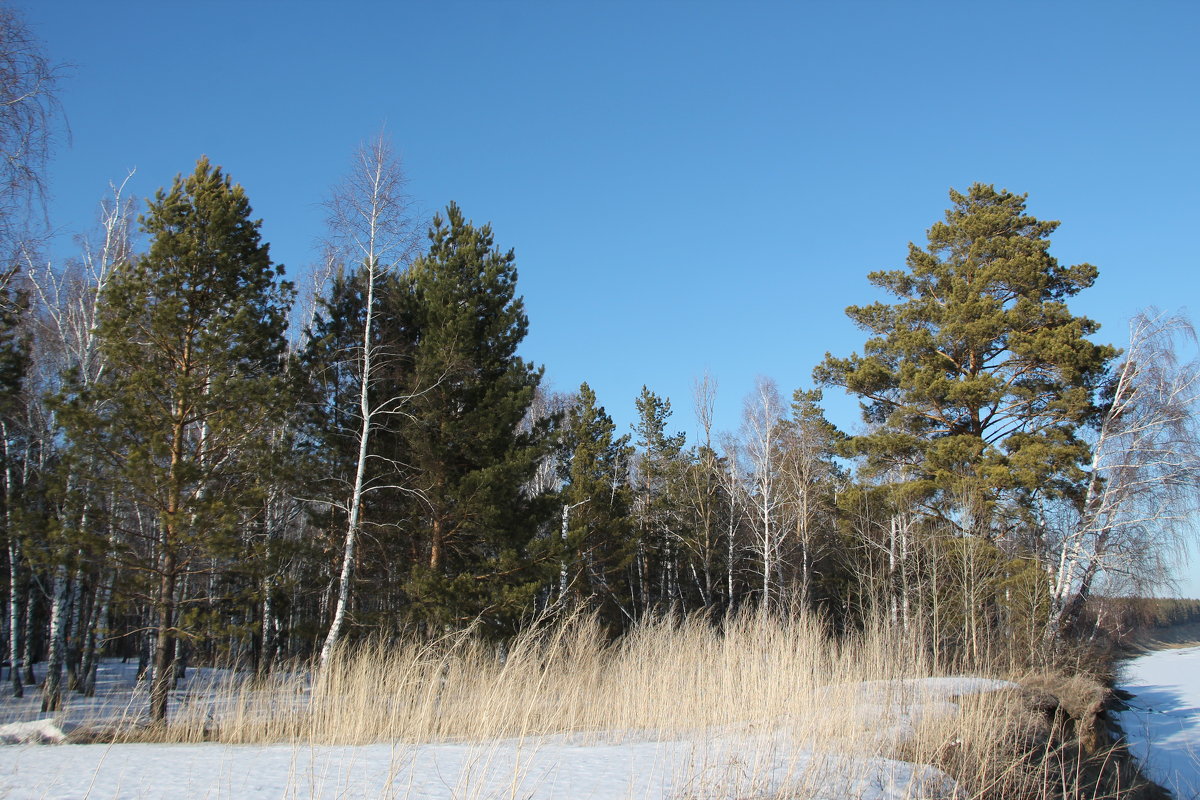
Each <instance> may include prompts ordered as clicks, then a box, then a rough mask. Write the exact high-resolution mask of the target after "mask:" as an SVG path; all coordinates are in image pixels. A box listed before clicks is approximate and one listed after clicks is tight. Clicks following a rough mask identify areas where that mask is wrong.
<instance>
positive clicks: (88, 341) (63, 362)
mask: <svg viewBox="0 0 1200 800" xmlns="http://www.w3.org/2000/svg"><path fill="white" fill-rule="evenodd" d="M130 177H132V173H130V175H128V176H126V178H125V180H124V181H122V182H121V183H120V184H119V185H117V184H112V185H110V190H111V196H110V197H108V198H106V199H104V200H103V201H101V203H100V209H99V212H100V213H99V223H98V226H97V228H96V230H95V232H94V233H93V234H91V235H88V236H84V237H81V239H80V245H81V251H82V252H81V255H80V257H79V258H78V259H77V260H75V261H73V262H71V263H69V264H68V265H67V266H66V268H64V269H57V270H56V269H54V268H53V266H52V265H50V264H46V265H40V266H39V265H35V264H32V263H29V264H28V265H27V268H26V273H27V281H28V284H29V286H30V294H31V295H32V300H33V301H34V303H35V307H36V313H35V315H34V318H35V320H36V332H37V336H36V337H35V339H36V342H37V348H36V349H37V360H38V361H39V362H40V363H41V370H40V372H41V373H42V375H41V377H42V381H41V384H42V385H41V391H42V393H43V394H47V393H48V394H56V393H58V392H60V391H62V389H63V386H62V380H63V379H64V378H66V379H68V380H69V381H70V382H71V384H72V385H73V386H74V387H77V388H78V390H80V391H86V390H88V389H89V388H91V387H93V386H94V385H95V384H96V383H97V382H98V381H99V380H101V378H102V377H103V374H104V359H103V357H102V355H101V352H100V348H99V346H98V339H97V335H96V324H97V321H98V311H99V308H100V304H101V298H102V297H103V293H104V291H105V289H106V288H107V286H108V281H109V278H110V277H111V275H112V273H113V271H114V270H115V269H117V268H119V267H122V266H124V265H127V264H128V263H129V261H130V259H131V257H132V234H131V229H132V220H133V205H132V201H131V200H130V199H129V198H128V197H127V196H125V191H124V190H125V186H126V184H127V183H128V181H129V178H130ZM38 401H40V398H39V399H38ZM46 427H47V434H46V437H45V438H46V439H47V441H48V442H51V443H53V441H54V439H55V429H56V428H57V423H56V422H55V420H54V419H53V412H52V418H51V419H49V420H48V421H47V423H46ZM51 446H53V445H52V444H51ZM58 461H59V464H60V466H59V471H60V472H61V473H62V474H61V482H62V485H63V486H64V494H65V498H64V502H63V504H62V507H61V509H60V515H61V516H62V517H63V518H62V520H61V525H60V526H59V528H60V530H61V535H60V537H59V538H60V539H61V541H60V542H59V543H58V549H59V551H60V552H59V553H58V556H57V559H58V561H59V563H58V564H57V565H56V567H55V570H54V573H53V576H52V579H51V580H52V587H51V592H50V595H51V608H50V619H51V632H50V641H49V656H48V658H47V679H46V681H45V683H44V685H43V695H44V698H43V706H44V707H45V708H46V710H51V709H53V708H56V707H57V705H58V693H59V676H60V673H61V670H62V666H63V658H64V656H65V649H66V644H67V642H66V640H65V638H64V637H65V636H66V634H67V626H66V625H65V624H64V621H65V615H66V613H67V609H66V608H64V605H65V604H66V603H67V602H68V594H67V591H68V584H70V589H71V591H72V592H75V593H78V592H79V591H80V590H81V588H82V583H83V582H84V579H85V575H84V565H85V564H87V565H88V566H89V568H90V571H91V572H92V573H94V574H93V575H91V576H89V577H92V578H94V579H95V580H94V581H93V583H94V584H95V585H96V586H97V587H98V586H101V585H106V584H108V583H110V582H111V581H110V580H108V579H106V578H104V577H103V576H102V575H101V573H103V572H104V571H105V570H106V569H108V568H109V567H108V565H107V564H106V562H107V561H108V560H109V557H110V553H111V551H112V546H113V545H112V543H108V544H105V543H103V542H101V541H99V540H100V539H101V538H103V533H102V532H100V533H98V532H97V530H95V528H97V527H98V526H99V525H100V519H99V518H100V516H101V515H100V514H97V513H94V512H95V509H94V508H93V505H94V503H95V494H96V493H95V492H94V491H93V487H92V486H91V481H90V479H89V476H88V474H87V466H86V464H87V462H88V456H87V455H86V454H83V453H73V454H71V457H68V458H63V459H58ZM110 510H111V509H110ZM68 564H69V565H70V567H68ZM76 634H77V638H81V637H90V635H91V631H90V630H88V631H86V632H85V631H82V630H78V631H76ZM80 652H81V653H82V651H80ZM69 666H70V665H69Z"/></svg>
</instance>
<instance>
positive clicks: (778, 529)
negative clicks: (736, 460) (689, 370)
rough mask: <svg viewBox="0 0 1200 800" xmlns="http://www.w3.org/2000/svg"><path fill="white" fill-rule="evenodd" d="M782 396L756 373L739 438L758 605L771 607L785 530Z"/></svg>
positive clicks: (775, 387) (743, 410)
mask: <svg viewBox="0 0 1200 800" xmlns="http://www.w3.org/2000/svg"><path fill="white" fill-rule="evenodd" d="M783 417H784V410H783V400H782V399H781V398H780V396H779V388H778V387H777V386H776V385H775V381H773V380H771V379H770V378H765V377H762V376H759V377H758V378H757V379H756V380H755V382H754V390H753V391H752V392H751V393H750V394H749V395H747V396H746V400H745V404H744V406H743V409H742V438H743V440H744V447H745V454H746V459H747V461H748V464H749V479H750V485H751V487H752V490H751V499H750V507H751V516H752V518H753V520H754V525H753V529H754V537H755V540H756V542H757V545H758V555H759V559H760V562H761V565H762V575H761V583H760V592H761V595H760V597H759V608H760V609H761V610H762V612H763V613H764V614H767V613H769V612H770V611H771V609H772V607H773V605H774V602H773V600H772V586H777V585H778V580H777V574H778V572H779V552H780V546H781V543H782V539H783V534H784V531H783V529H782V526H781V525H780V522H779V516H780V512H781V510H782V509H783V506H784V493H783V486H782V481H781V478H780V474H779V467H780V464H779V460H780V449H779V439H780V437H781V435H782V431H781V427H780V422H781V421H782V420H783Z"/></svg>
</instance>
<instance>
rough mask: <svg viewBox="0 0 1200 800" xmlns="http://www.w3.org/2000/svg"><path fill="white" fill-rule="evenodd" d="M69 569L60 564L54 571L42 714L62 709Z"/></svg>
mask: <svg viewBox="0 0 1200 800" xmlns="http://www.w3.org/2000/svg"><path fill="white" fill-rule="evenodd" d="M68 583H69V580H68V578H67V568H66V566H65V565H63V564H60V565H58V567H57V568H55V570H54V584H53V600H52V601H51V606H50V647H49V651H48V652H47V654H46V680H45V682H44V683H43V684H42V713H43V714H46V713H50V712H54V711H58V710H59V709H60V708H61V707H62V668H63V656H64V652H63V651H64V649H65V647H64V646H65V644H66V642H65V641H64V638H65V635H66V627H67V626H66V622H67V620H66V617H67V600H68V592H69V589H70V587H69V586H68V585H67V584H68Z"/></svg>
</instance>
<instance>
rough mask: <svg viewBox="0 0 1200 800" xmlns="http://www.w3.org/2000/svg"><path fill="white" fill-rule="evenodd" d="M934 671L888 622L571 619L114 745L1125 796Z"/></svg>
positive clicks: (1028, 717) (236, 698) (201, 708)
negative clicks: (765, 759) (392, 750)
mask: <svg viewBox="0 0 1200 800" xmlns="http://www.w3.org/2000/svg"><path fill="white" fill-rule="evenodd" d="M943 669H945V667H943ZM932 672H933V670H932V668H931V663H930V661H929V659H928V658H927V656H926V654H925V650H924V648H923V647H921V645H920V643H919V641H918V640H916V639H914V638H912V637H907V636H905V635H904V634H903V632H901V631H898V630H896V629H895V628H893V627H891V626H887V625H879V626H874V627H872V628H871V629H869V630H867V631H866V632H863V633H860V634H857V635H853V636H849V637H844V638H839V639H834V638H832V637H830V636H829V635H828V634H827V632H826V631H825V630H824V628H823V626H822V625H821V624H820V623H819V622H818V621H817V620H815V619H813V618H811V617H809V618H805V617H788V618H762V617H760V616H755V615H746V616H742V617H738V618H736V619H733V620H730V621H727V622H726V623H724V624H721V625H718V626H714V625H712V624H710V623H709V622H707V621H705V620H703V619H699V618H689V619H684V620H659V621H650V622H645V623H643V624H641V625H639V626H637V627H636V628H634V629H633V631H632V632H631V633H629V634H628V635H626V636H624V637H622V638H621V639H619V640H616V641H609V640H608V638H607V637H606V636H605V634H604V631H603V630H602V628H601V626H600V625H599V624H597V622H596V621H595V620H594V619H592V618H589V617H586V616H580V617H575V618H572V619H569V620H567V621H565V622H563V621H557V622H554V623H544V624H540V625H535V626H531V627H530V628H529V629H528V630H526V631H525V632H524V633H522V634H521V635H520V636H518V637H517V638H516V639H515V640H514V641H512V642H510V643H509V645H508V647H507V649H506V650H504V651H501V650H500V649H498V648H497V646H496V645H495V644H494V643H488V642H486V641H483V640H481V639H480V638H478V637H476V636H474V635H472V634H471V633H470V632H464V633H461V634H456V635H453V636H447V637H445V638H443V639H441V640H438V641H433V642H422V641H415V640H402V641H398V642H387V643H384V642H381V641H377V642H373V643H366V644H360V645H357V646H354V647H348V648H345V649H343V650H341V651H340V652H338V653H337V654H336V657H335V658H334V659H333V661H332V663H331V664H330V665H329V666H328V667H327V668H326V669H325V670H323V671H322V672H320V673H319V674H317V675H315V676H311V674H310V673H308V672H305V671H296V672H293V673H289V674H286V675H283V676H280V677H276V678H273V679H270V680H267V681H242V682H233V681H230V682H226V683H223V684H221V685H218V686H214V687H211V689H210V691H208V692H205V691H199V692H197V693H196V695H197V697H200V698H203V699H202V701H200V702H195V703H191V704H189V705H187V706H185V707H184V708H182V709H180V710H179V711H178V712H177V713H176V714H175V716H174V718H173V719H172V721H171V722H170V724H169V725H168V726H167V727H165V728H161V727H160V728H156V729H147V728H144V727H136V726H126V727H125V728H123V729H122V730H120V731H117V733H116V736H115V737H114V738H116V739H117V740H125V741H130V740H141V741H145V740H147V739H148V738H149V739H153V740H157V741H174V742H192V741H214V740H215V741H219V742H224V743H230V744H250V743H268V742H287V743H294V744H367V743H372V742H381V741H388V742H401V743H412V744H416V743H428V742H438V741H463V742H474V743H478V742H488V741H496V740H502V739H518V740H528V739H531V738H533V737H539V736H543V735H549V734H570V735H572V736H573V738H574V740H576V741H580V742H582V743H589V742H611V741H619V740H621V739H623V738H636V739H647V738H649V739H659V740H669V739H673V738H689V737H690V738H693V739H694V738H697V737H699V738H704V737H708V738H709V739H712V738H713V737H723V736H724V737H729V736H741V737H755V736H757V737H760V741H762V742H767V741H768V740H769V742H770V743H769V744H766V745H763V746H764V747H768V748H775V749H778V748H779V747H785V748H787V749H788V750H789V751H791V752H797V753H800V752H804V753H811V754H822V753H838V754H844V753H851V754H855V755H858V756H862V757H871V756H883V757H890V758H896V759H899V760H904V761H913V762H916V763H924V764H934V765H936V766H939V767H941V768H943V769H945V770H946V771H947V772H949V773H950V774H951V775H952V776H953V777H954V778H955V779H956V780H958V781H959V783H960V785H961V786H963V787H966V788H967V791H968V792H969V794H970V796H972V797H980V798H983V797H996V798H1006V799H1007V798H1030V799H1031V800H1034V799H1036V800H1044V799H1045V798H1050V797H1054V798H1060V797H1081V796H1085V795H1084V794H1081V793H1080V791H1079V787H1080V786H1081V785H1085V784H1087V783H1088V782H1089V781H1092V782H1093V783H1095V786H1094V787H1093V789H1094V790H1093V791H1091V792H1088V793H1087V794H1086V796H1090V797H1105V796H1114V797H1115V796H1123V795H1125V794H1128V791H1127V789H1128V788H1130V787H1126V789H1121V788H1120V783H1121V781H1123V780H1125V778H1124V777H1119V778H1118V779H1117V781H1116V783H1113V781H1111V780H1109V781H1107V782H1103V781H1102V780H1101V778H1100V777H1099V775H1100V772H1102V771H1103V769H1101V771H1100V772H1096V771H1095V770H1092V771H1089V770H1091V768H1090V767H1087V764H1089V763H1092V762H1094V760H1095V758H1096V757H1097V754H1096V753H1084V752H1083V751H1082V750H1081V749H1080V748H1079V747H1078V745H1077V744H1072V742H1073V739H1072V737H1071V736H1070V735H1069V734H1070V731H1068V730H1066V729H1065V728H1063V727H1062V720H1059V722H1057V723H1056V722H1055V720H1053V719H1051V718H1048V717H1047V716H1046V714H1045V713H1044V710H1038V708H1037V704H1033V705H1031V704H1030V703H1029V702H1028V698H1027V696H1026V695H1027V693H1024V694H1023V692H1022V691H1021V690H1018V689H1016V688H1009V689H1004V690H1000V691H991V692H987V693H982V694H977V695H972V696H969V697H962V698H950V697H948V696H947V695H945V694H942V695H927V694H923V692H924V691H926V690H925V689H923V688H922V687H924V686H925V684H922V683H921V682H919V681H914V680H910V679H917V678H922V677H926V676H930V675H931V674H932ZM993 677H1004V676H993ZM951 699H953V701H954V702H953V704H952V703H950V702H949V701H950V700H951ZM1056 725H1058V726H1059V727H1058V728H1056V727H1055V726H1056ZM780 732H783V733H784V734H785V738H784V739H780V738H779V736H778V735H777V734H779V733H780ZM771 736H775V738H774V739H771ZM762 737H765V738H762ZM1071 747H1075V750H1073V751H1072V750H1070V748H1071ZM1098 757H1099V758H1100V759H1101V760H1103V759H1104V758H1106V756H1105V755H1104V754H1103V753H1101V754H1099V756H1098ZM811 763H816V762H811ZM806 780H810V781H811V780H821V778H820V777H816V778H814V777H813V776H811V775H810V776H808V777H807V778H806ZM1102 783H1103V785H1101V784H1102ZM1127 783H1128V781H1127ZM1114 786H1115V787H1117V788H1116V789H1113V788H1112V787H1114Z"/></svg>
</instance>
